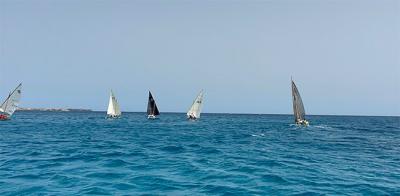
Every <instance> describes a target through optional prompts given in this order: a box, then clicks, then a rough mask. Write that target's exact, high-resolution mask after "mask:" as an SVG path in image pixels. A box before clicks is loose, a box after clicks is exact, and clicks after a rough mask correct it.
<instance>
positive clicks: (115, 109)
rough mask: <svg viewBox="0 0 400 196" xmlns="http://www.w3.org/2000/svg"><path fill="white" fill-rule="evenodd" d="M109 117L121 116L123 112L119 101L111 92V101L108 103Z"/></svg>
mask: <svg viewBox="0 0 400 196" xmlns="http://www.w3.org/2000/svg"><path fill="white" fill-rule="evenodd" d="M107 115H108V116H120V115H121V110H120V108H119V105H118V101H117V99H116V98H115V96H114V93H113V92H112V91H111V93H110V100H109V102H108V109H107Z"/></svg>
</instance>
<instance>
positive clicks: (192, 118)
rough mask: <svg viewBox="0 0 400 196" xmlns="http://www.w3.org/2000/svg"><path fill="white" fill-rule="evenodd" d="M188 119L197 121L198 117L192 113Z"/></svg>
mask: <svg viewBox="0 0 400 196" xmlns="http://www.w3.org/2000/svg"><path fill="white" fill-rule="evenodd" d="M188 119H189V120H196V119H197V118H196V116H195V115H194V114H193V113H190V114H189V115H188Z"/></svg>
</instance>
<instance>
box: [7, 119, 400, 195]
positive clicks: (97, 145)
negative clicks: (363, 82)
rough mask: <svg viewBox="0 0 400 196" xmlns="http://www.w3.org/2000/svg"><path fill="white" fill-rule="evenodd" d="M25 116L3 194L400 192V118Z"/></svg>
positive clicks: (14, 129)
mask: <svg viewBox="0 0 400 196" xmlns="http://www.w3.org/2000/svg"><path fill="white" fill-rule="evenodd" d="M104 116H105V114H104V113H100V112H85V113H79V112H71V113H62V112H17V113H16V114H15V115H14V116H13V117H14V119H13V120H11V121H3V122H1V121H0V195H18V194H19V195H27V194H32V195H46V194H49V195H82V194H96V195H99V194H113V195H124V194H126V195H137V194H146V193H150V194H167V195H189V194H193V195H214V194H217V195H233V194H236V195H249V194H259V195H271V194H273V195H291V194H294V195H296V194H300V195H302V194H304V195H320V194H329V195H354V194H357V193H359V194H364V195H400V118H399V117H351V116H309V119H310V122H311V126H309V127H306V128H305V127H298V126H295V125H293V123H292V116H290V115H233V114H232V115H230V114H204V115H202V119H201V120H200V121H187V120H186V119H185V114H174V113H169V114H165V113H164V114H162V115H161V116H160V119H158V120H147V119H146V116H145V115H144V113H124V114H123V118H121V119H117V120H105V119H104Z"/></svg>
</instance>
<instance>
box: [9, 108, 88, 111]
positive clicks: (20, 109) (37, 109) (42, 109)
mask: <svg viewBox="0 0 400 196" xmlns="http://www.w3.org/2000/svg"><path fill="white" fill-rule="evenodd" d="M17 110H18V111H42V112H91V111H92V110H91V109H74V108H18V109H17Z"/></svg>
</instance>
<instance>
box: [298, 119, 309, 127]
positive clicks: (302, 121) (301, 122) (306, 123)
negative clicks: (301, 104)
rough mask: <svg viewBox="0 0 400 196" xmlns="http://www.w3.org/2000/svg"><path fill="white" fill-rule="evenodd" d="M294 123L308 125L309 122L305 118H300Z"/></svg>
mask: <svg viewBox="0 0 400 196" xmlns="http://www.w3.org/2000/svg"><path fill="white" fill-rule="evenodd" d="M296 124H298V125H304V126H308V124H309V123H308V121H307V120H300V119H297V120H296Z"/></svg>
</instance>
